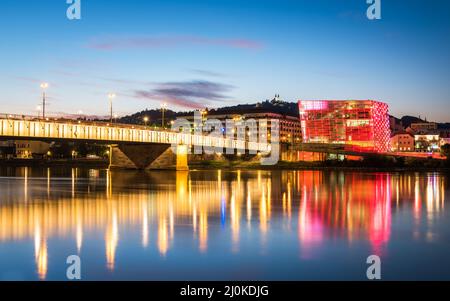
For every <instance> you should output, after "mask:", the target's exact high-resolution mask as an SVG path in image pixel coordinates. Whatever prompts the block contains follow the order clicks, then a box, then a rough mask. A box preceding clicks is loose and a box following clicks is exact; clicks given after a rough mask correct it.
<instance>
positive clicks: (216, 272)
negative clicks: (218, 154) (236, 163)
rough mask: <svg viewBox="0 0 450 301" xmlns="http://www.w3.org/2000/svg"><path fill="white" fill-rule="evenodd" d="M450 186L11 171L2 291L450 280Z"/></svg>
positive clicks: (3, 175) (2, 172) (3, 171)
mask: <svg viewBox="0 0 450 301" xmlns="http://www.w3.org/2000/svg"><path fill="white" fill-rule="evenodd" d="M449 200H450V183H449V176H448V175H446V174H441V173H409V172H404V173H375V172H344V171H290V170H289V171H288V170H284V171H278V170H277V171H257V170H256V171H253V170H252V171H246V170H240V171H239V170H237V171H225V170H222V171H191V172H170V171H155V172H137V171H136V172H135V171H111V172H110V171H107V170H95V169H80V168H37V167H36V168H31V167H28V168H26V167H21V168H12V167H1V168H0V280H66V279H67V278H66V269H67V268H68V266H69V265H68V264H67V263H66V260H67V257H68V256H70V255H77V256H79V257H80V260H81V275H82V279H83V280H364V279H367V278H366V270H367V268H368V266H369V265H368V264H367V263H366V260H367V257H368V256H370V255H377V256H379V257H380V259H381V275H382V279H386V280H413V279H423V280H431V279H433V280H439V279H446V280H450V269H449V267H450V258H449V256H450V255H449V254H450V201H449Z"/></svg>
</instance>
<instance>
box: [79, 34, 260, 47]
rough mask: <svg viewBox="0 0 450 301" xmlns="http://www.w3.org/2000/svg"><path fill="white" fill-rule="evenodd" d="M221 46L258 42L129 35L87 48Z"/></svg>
mask: <svg viewBox="0 0 450 301" xmlns="http://www.w3.org/2000/svg"><path fill="white" fill-rule="evenodd" d="M196 45H197V46H223V47H228V48H237V49H253V50H254V49H260V48H262V47H263V45H262V44H261V43H260V42H257V41H254V40H249V39H217V38H205V37H196V36H174V37H131V38H111V39H106V40H96V41H92V42H91V43H89V44H88V45H87V46H88V48H92V49H96V50H120V49H154V48H168V47H181V46H196Z"/></svg>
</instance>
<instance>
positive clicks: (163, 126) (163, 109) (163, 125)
mask: <svg viewBox="0 0 450 301" xmlns="http://www.w3.org/2000/svg"><path fill="white" fill-rule="evenodd" d="M166 110H167V103H162V104H161V112H162V122H161V123H162V128H163V129H165V128H166V126H165V124H164V113H165V111H166Z"/></svg>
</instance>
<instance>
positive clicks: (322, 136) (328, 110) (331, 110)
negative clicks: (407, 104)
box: [299, 100, 390, 152]
mask: <svg viewBox="0 0 450 301" xmlns="http://www.w3.org/2000/svg"><path fill="white" fill-rule="evenodd" d="M299 107H300V119H301V125H302V131H303V142H306V143H330V144H345V145H346V146H348V149H349V150H355V151H371V152H372V151H374V152H388V151H389V143H390V141H389V140H390V128H389V114H388V105H387V104H385V103H382V102H378V101H373V100H364V101H335V100H330V101H328V100H320V101H316V100H313V101H302V100H301V101H299Z"/></svg>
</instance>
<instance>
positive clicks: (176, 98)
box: [134, 80, 233, 109]
mask: <svg viewBox="0 0 450 301" xmlns="http://www.w3.org/2000/svg"><path fill="white" fill-rule="evenodd" d="M232 89H233V86H230V85H226V84H222V83H216V82H210V81H204V80H194V81H188V82H168V83H161V84H158V85H157V86H156V87H155V88H154V89H151V90H136V91H134V95H135V97H136V98H144V99H148V100H159V101H164V102H167V103H170V104H173V105H176V106H180V107H184V108H189V109H200V108H204V107H205V106H207V105H210V104H211V102H213V101H224V100H226V99H227V96H226V95H225V93H227V92H229V91H231V90H232Z"/></svg>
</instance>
